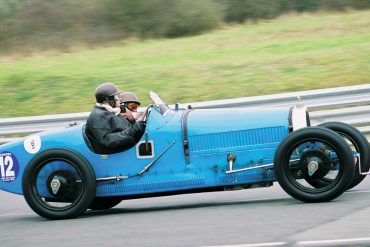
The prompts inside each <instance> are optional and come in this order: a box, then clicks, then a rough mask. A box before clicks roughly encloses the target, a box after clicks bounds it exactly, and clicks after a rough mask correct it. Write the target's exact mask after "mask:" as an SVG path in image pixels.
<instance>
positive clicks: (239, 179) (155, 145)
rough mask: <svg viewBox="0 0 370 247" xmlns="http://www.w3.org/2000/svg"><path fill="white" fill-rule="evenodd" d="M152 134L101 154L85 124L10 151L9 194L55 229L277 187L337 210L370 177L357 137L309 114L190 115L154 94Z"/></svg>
mask: <svg viewBox="0 0 370 247" xmlns="http://www.w3.org/2000/svg"><path fill="white" fill-rule="evenodd" d="M150 96H151V98H152V100H153V104H152V105H149V106H148V107H147V108H146V110H145V113H144V119H145V120H146V122H147V125H146V131H145V133H144V135H143V136H142V138H141V140H140V141H139V142H138V143H137V144H136V145H135V146H134V147H132V148H130V149H128V150H126V151H123V152H120V153H115V154H109V155H106V154H97V153H95V152H94V148H93V147H92V146H91V143H90V141H89V139H88V138H87V136H86V135H85V132H84V124H83V123H82V124H80V125H77V126H74V127H68V128H65V129H62V130H57V131H46V132H41V133H38V134H33V135H31V136H28V137H25V138H24V139H22V140H18V141H14V142H11V143H7V144H4V145H2V146H0V189H2V190H4V191H8V192H11V193H16V194H21V195H24V198H25V200H26V201H27V203H28V205H29V206H30V207H31V209H32V210H34V211H35V212H36V213H37V214H39V215H40V216H42V217H44V218H47V219H66V218H74V217H78V216H79V215H81V214H82V213H83V212H85V211H86V210H87V209H91V210H102V209H109V208H112V207H114V206H116V205H117V204H119V203H120V202H121V201H122V200H125V199H133V198H144V197H154V196H164V195H174V194H183V193H196V192H209V191H223V190H235V189H246V188H255V187H267V186H271V185H272V184H273V182H275V181H277V182H278V183H279V184H280V186H281V187H282V188H283V189H284V190H285V191H286V192H287V193H288V194H290V195H291V196H292V197H294V198H296V199H298V200H301V201H304V202H324V201H330V200H333V199H335V198H337V197H338V196H340V195H341V194H342V193H343V192H344V191H346V190H347V189H350V188H352V187H354V186H356V185H357V184H358V183H360V182H361V180H362V179H363V178H364V177H365V174H366V172H367V171H368V170H369V163H370V160H369V154H370V150H369V145H368V142H367V139H366V138H365V137H364V136H363V135H362V134H361V132H359V131H358V130H357V129H356V128H354V127H352V126H349V125H347V124H344V123H339V122H331V123H325V124H323V125H320V126H316V127H311V126H310V120H309V115H308V113H307V110H306V108H305V107H303V105H302V104H300V103H299V104H297V105H295V106H293V107H285V108H284V107H283V108H239V109H231V108H228V109H191V108H190V107H189V109H180V107H178V105H176V106H175V107H173V108H174V109H170V107H169V106H168V105H167V104H166V103H165V102H164V101H163V100H162V99H161V98H160V97H159V96H158V95H157V94H155V93H154V92H151V93H150Z"/></svg>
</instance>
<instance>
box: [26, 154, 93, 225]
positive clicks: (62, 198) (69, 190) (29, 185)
mask: <svg viewBox="0 0 370 247" xmlns="http://www.w3.org/2000/svg"><path fill="white" fill-rule="evenodd" d="M55 182H56V184H58V182H59V186H58V191H53V188H52V184H53V183H54V184H55ZM49 185H50V186H49ZM22 188H23V194H24V198H25V199H26V201H27V203H28V205H29V206H30V207H31V209H32V210H33V211H35V212H36V213H37V214H39V215H40V216H42V217H44V218H46V219H51V220H58V219H70V218H75V217H78V216H79V215H81V214H82V213H83V212H85V210H86V209H87V208H88V206H89V205H90V204H91V202H92V200H93V199H94V197H95V192H96V184H95V174H94V171H93V170H92V168H91V166H90V165H89V163H88V162H87V161H86V159H84V158H83V157H82V156H81V155H79V154H77V153H75V152H72V151H69V150H66V149H61V148H55V149H50V150H46V151H44V152H42V153H40V154H38V155H37V156H36V157H34V158H33V159H32V160H31V161H30V163H29V164H28V166H27V167H26V169H25V171H24V174H23V181H22ZM54 189H55V188H54ZM50 202H51V203H50ZM52 203H53V204H52ZM58 203H60V204H61V205H59V204H58Z"/></svg>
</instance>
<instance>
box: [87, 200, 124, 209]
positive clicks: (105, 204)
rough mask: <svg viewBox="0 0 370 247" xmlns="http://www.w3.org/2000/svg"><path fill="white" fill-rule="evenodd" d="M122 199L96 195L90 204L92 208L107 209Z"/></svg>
mask: <svg viewBox="0 0 370 247" xmlns="http://www.w3.org/2000/svg"><path fill="white" fill-rule="evenodd" d="M121 201H122V199H120V198H118V197H95V198H94V200H93V201H92V203H91V204H90V206H89V209H92V210H105V209H110V208H113V207H114V206H117V205H118V204H120V202H121Z"/></svg>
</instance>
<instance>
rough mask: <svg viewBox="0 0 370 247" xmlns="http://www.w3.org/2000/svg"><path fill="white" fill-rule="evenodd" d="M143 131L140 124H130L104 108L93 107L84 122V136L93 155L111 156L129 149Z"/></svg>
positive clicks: (143, 127)
mask: <svg viewBox="0 0 370 247" xmlns="http://www.w3.org/2000/svg"><path fill="white" fill-rule="evenodd" d="M144 131H145V125H143V124H142V123H140V122H138V123H134V124H131V123H130V122H129V121H128V120H127V119H125V118H123V117H121V116H116V115H115V114H114V113H112V112H109V111H108V110H107V109H105V108H104V107H99V106H95V108H94V109H93V111H92V112H91V113H90V116H89V118H88V119H87V122H86V129H85V132H86V135H87V137H88V138H89V140H90V142H91V145H92V146H93V148H94V151H95V153H98V154H111V153H117V152H121V151H123V150H126V149H129V148H131V147H133V146H135V144H136V143H137V142H138V141H139V140H140V138H141V136H142V135H143V133H144Z"/></svg>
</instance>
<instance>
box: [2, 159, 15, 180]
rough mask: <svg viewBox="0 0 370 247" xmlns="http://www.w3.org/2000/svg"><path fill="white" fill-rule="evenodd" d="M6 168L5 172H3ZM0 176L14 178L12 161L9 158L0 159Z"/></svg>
mask: <svg viewBox="0 0 370 247" xmlns="http://www.w3.org/2000/svg"><path fill="white" fill-rule="evenodd" d="M5 167H6V170H5ZM0 175H1V177H14V176H15V172H14V171H13V159H12V157H10V156H5V157H0Z"/></svg>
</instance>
